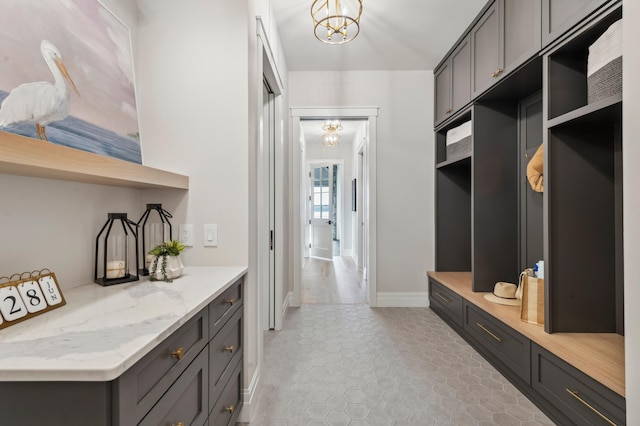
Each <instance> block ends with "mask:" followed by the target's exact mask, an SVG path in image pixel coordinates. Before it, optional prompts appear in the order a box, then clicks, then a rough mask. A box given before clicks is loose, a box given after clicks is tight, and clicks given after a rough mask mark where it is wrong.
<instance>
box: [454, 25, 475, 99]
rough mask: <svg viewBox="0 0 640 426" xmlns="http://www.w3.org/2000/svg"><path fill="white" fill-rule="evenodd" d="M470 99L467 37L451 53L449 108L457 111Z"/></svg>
mask: <svg viewBox="0 0 640 426" xmlns="http://www.w3.org/2000/svg"><path fill="white" fill-rule="evenodd" d="M469 101H471V43H469V37H467V38H465V39H464V40H462V41H461V42H460V44H459V45H458V47H457V48H456V50H455V51H454V52H453V53H452V54H451V109H452V110H453V111H452V112H455V111H458V110H459V109H460V108H462V107H463V106H465V105H466V104H468V103H469Z"/></svg>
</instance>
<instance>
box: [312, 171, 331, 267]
mask: <svg viewBox="0 0 640 426" xmlns="http://www.w3.org/2000/svg"><path fill="white" fill-rule="evenodd" d="M310 178H311V190H310V194H311V210H310V211H311V219H310V220H309V225H310V227H311V232H310V234H311V256H313V257H319V258H322V259H327V260H333V238H332V236H333V222H332V220H331V218H332V217H333V209H334V206H333V165H332V164H331V163H322V164H312V165H311V176H310Z"/></svg>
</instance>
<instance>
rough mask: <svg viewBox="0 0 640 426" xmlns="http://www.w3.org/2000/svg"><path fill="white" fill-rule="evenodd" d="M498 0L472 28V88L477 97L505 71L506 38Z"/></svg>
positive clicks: (474, 95)
mask: <svg viewBox="0 0 640 426" xmlns="http://www.w3.org/2000/svg"><path fill="white" fill-rule="evenodd" d="M499 1H500V0H498V1H496V2H495V3H494V4H493V5H491V7H490V8H489V9H487V10H486V12H485V13H484V15H482V18H481V19H480V21H478V23H477V24H476V25H475V26H474V27H473V28H472V29H471V33H470V37H471V47H472V54H471V61H472V65H471V69H472V73H471V90H472V97H474V98H475V97H476V96H478V95H480V94H481V93H482V92H484V91H485V90H486V89H487V88H489V87H490V86H491V85H492V84H493V83H494V82H495V81H497V79H498V78H499V77H500V76H501V74H502V73H503V72H504V39H503V38H502V36H501V29H500V27H501V25H500V16H499V14H500V8H499V7H498V3H499Z"/></svg>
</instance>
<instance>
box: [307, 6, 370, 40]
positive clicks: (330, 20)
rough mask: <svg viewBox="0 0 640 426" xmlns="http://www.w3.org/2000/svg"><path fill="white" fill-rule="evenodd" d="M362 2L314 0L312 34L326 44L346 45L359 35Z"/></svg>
mask: <svg viewBox="0 0 640 426" xmlns="http://www.w3.org/2000/svg"><path fill="white" fill-rule="evenodd" d="M360 15H362V0H314V2H313V4H312V5H311V17H312V18H313V32H314V34H315V36H316V38H317V39H318V40H320V41H321V42H323V43H327V44H344V43H348V42H350V41H351V40H353V39H354V38H356V37H357V36H358V34H359V33H360Z"/></svg>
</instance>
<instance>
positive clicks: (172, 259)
mask: <svg viewBox="0 0 640 426" xmlns="http://www.w3.org/2000/svg"><path fill="white" fill-rule="evenodd" d="M184 247H185V246H184V244H182V243H180V241H177V240H171V241H167V242H164V243H162V244H160V245H158V246H156V247H154V248H153V249H152V250H150V251H149V254H150V255H153V259H152V260H151V269H150V271H149V276H150V279H151V281H156V280H163V281H166V282H168V283H170V282H172V281H173V279H174V278H178V277H179V276H180V275H182V271H183V270H184V265H183V264H182V259H180V252H181V251H182V250H184ZM158 263H160V269H159V270H158Z"/></svg>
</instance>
